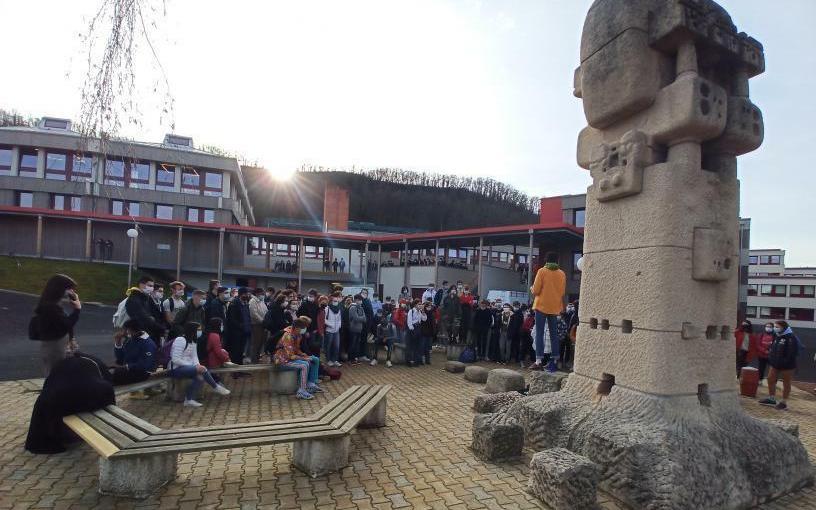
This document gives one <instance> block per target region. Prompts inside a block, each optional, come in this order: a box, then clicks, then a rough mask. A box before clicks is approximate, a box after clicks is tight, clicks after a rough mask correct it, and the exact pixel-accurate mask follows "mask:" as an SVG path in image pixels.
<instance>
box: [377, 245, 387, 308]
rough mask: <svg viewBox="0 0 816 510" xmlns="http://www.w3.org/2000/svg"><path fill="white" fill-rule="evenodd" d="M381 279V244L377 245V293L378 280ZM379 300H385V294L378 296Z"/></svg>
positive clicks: (378, 288) (378, 289)
mask: <svg viewBox="0 0 816 510" xmlns="http://www.w3.org/2000/svg"><path fill="white" fill-rule="evenodd" d="M381 280H382V245H381V244H378V245H377V293H379V292H380V282H381ZM380 300H381V301H383V302H384V301H385V296H380Z"/></svg>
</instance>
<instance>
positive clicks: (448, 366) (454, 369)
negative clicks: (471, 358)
mask: <svg viewBox="0 0 816 510" xmlns="http://www.w3.org/2000/svg"><path fill="white" fill-rule="evenodd" d="M445 370H447V371H448V372H451V373H453V374H461V373H462V372H464V371H465V364H464V363H462V362H460V361H446V362H445Z"/></svg>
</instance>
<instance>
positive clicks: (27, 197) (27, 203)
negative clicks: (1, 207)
mask: <svg viewBox="0 0 816 510" xmlns="http://www.w3.org/2000/svg"><path fill="white" fill-rule="evenodd" d="M17 207H34V194H33V193H31V192H30V191H18V192H17Z"/></svg>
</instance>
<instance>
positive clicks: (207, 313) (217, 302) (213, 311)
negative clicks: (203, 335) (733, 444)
mask: <svg viewBox="0 0 816 510" xmlns="http://www.w3.org/2000/svg"><path fill="white" fill-rule="evenodd" d="M215 292H216V294H215V297H213V298H212V299H209V300H207V302H206V303H204V321H205V322H206V323H208V322H210V319H213V318H216V317H217V318H219V319H221V321H223V322H224V324H225V327H226V322H227V304H228V303H229V299H230V295H229V289H227V288H226V287H217V288H216V289H215Z"/></svg>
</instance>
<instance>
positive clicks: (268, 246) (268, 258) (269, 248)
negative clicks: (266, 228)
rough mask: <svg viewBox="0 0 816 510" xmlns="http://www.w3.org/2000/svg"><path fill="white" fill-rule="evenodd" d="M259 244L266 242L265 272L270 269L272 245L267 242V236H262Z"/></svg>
mask: <svg viewBox="0 0 816 510" xmlns="http://www.w3.org/2000/svg"><path fill="white" fill-rule="evenodd" d="M261 243H262V244H261V246H263V243H266V266H265V267H266V272H267V273H268V272H269V270H270V269H272V245H271V244H270V242H269V238H267V237H264V238H263V239H262V240H261Z"/></svg>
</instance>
